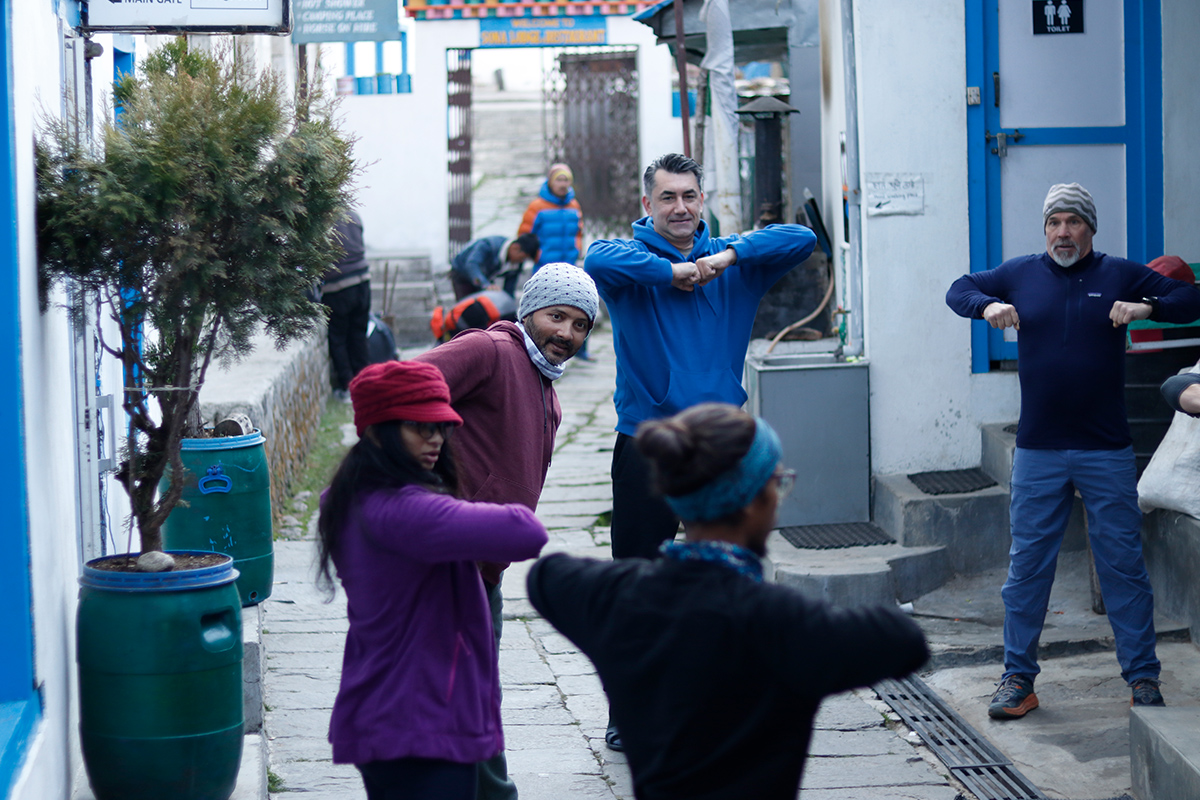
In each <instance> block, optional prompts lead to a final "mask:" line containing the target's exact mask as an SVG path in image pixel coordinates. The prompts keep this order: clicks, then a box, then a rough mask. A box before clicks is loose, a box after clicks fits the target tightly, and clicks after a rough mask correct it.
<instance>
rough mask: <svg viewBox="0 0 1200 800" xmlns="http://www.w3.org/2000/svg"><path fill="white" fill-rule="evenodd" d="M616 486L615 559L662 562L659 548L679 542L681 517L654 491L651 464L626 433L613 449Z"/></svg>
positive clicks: (613, 535) (614, 514)
mask: <svg viewBox="0 0 1200 800" xmlns="http://www.w3.org/2000/svg"><path fill="white" fill-rule="evenodd" d="M612 483H613V511H612V554H613V558H658V548H659V545H661V544H662V543H663V542H666V541H670V540H671V539H674V538H675V534H676V533H677V532H678V530H679V517H677V516H675V512H674V511H672V510H671V507H670V506H668V505H667V501H666V500H663V499H662V496H661V495H659V494H658V493H657V492H655V491H654V486H653V481H652V480H651V477H650V462H648V461H647V460H646V459H645V458H644V457H643V456H642V454H641V453H639V452H638V449H637V445H636V444H634V441H633V437H632V436H629V435H627V434H624V433H618V434H617V443H616V444H615V445H614V446H613V463H612Z"/></svg>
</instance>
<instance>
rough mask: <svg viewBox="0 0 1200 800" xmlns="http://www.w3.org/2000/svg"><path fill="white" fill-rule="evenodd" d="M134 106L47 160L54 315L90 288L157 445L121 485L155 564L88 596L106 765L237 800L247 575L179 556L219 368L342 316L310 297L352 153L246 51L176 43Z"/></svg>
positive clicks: (134, 453)
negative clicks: (169, 545) (173, 539)
mask: <svg viewBox="0 0 1200 800" xmlns="http://www.w3.org/2000/svg"><path fill="white" fill-rule="evenodd" d="M114 98H115V101H116V103H117V105H118V108H119V117H118V118H117V120H116V122H109V123H106V124H105V125H104V126H103V129H102V131H101V132H100V136H99V137H98V142H97V144H96V145H95V146H90V145H88V144H87V143H85V142H83V141H80V140H78V139H77V138H76V137H75V136H74V135H73V134H72V131H71V129H70V127H69V126H67V125H66V124H65V123H63V122H62V121H48V122H46V123H45V124H44V126H43V129H42V133H41V135H40V136H39V141H38V142H37V151H36V152H37V216H38V248H39V256H40V262H41V275H40V278H41V282H42V288H43V290H44V291H43V297H46V296H47V293H48V291H49V289H50V287H51V286H53V285H54V284H56V283H59V282H64V281H70V282H73V284H74V285H75V286H76V287H78V288H80V289H83V290H85V291H86V292H87V293H88V295H89V296H92V297H95V298H98V301H99V304H100V306H101V307H102V308H103V309H104V311H105V313H107V315H108V316H109V317H111V319H112V321H113V323H114V327H115V329H116V330H118V331H119V332H120V341H119V342H105V341H102V346H103V347H104V349H105V350H106V351H107V352H109V353H110V354H111V355H113V356H114V357H116V358H118V359H119V360H120V363H121V364H122V368H123V375H124V384H125V386H124V397H123V402H122V406H123V408H124V410H125V412H126V414H127V415H128V418H129V420H130V423H131V428H132V430H133V431H134V432H135V435H133V436H131V437H129V440H128V441H127V443H126V447H125V449H124V452H123V454H122V455H123V465H122V468H121V473H120V475H119V477H120V479H121V482H122V483H123V484H124V486H125V488H126V490H127V492H128V494H129V499H130V506H131V509H132V517H133V520H134V523H135V525H136V527H137V529H138V532H139V534H140V537H141V553H140V555H137V556H132V555H131V556H128V557H121V556H118V557H110V558H107V559H99V560H97V561H96V562H91V563H89V564H88V565H87V566H86V567H85V570H84V572H85V574H84V577H83V578H82V579H81V583H82V584H83V589H82V590H81V593H80V607H79V617H78V623H77V636H78V650H79V655H78V660H79V672H80V693H81V694H80V709H81V711H80V716H81V726H80V727H81V732H82V737H83V747H84V753H85V761H86V763H87V766H88V772H89V776H90V777H91V780H92V787H93V790H94V791H95V792H96V796H97V797H98V798H99V800H105V799H106V798H108V797H121V798H126V800H128V799H129V798H139V797H147V798H152V797H153V798H161V797H173V798H194V799H195V800H200V798H205V799H207V798H220V797H223V796H224V797H227V796H228V793H229V792H232V789H233V781H234V780H235V779H236V775H237V766H238V761H239V760H240V754H241V743H242V732H241V719H242V712H241V635H240V629H241V615H240V605H241V604H240V602H239V601H238V598H237V593H236V591H235V590H234V589H233V586H232V580H233V576H234V575H235V574H236V573H235V571H234V570H233V569H232V568H231V567H230V565H229V562H230V559H229V557H228V556H216V555H214V554H209V556H208V561H209V562H212V563H205V562H203V561H202V562H201V563H200V564H198V565H192V564H191V563H185V561H190V560H191V559H192V558H193V556H192V555H187V556H186V557H185V556H184V555H182V554H176V556H175V557H174V558H173V557H172V556H171V555H169V554H164V553H162V534H161V529H162V525H163V522H164V521H165V520H166V518H167V516H168V515H169V514H170V513H171V510H172V509H173V508H174V507H175V506H176V505H177V503H178V501H179V497H180V492H181V486H182V481H183V479H184V475H185V472H186V471H185V469H184V468H183V465H182V463H181V460H180V446H181V441H182V440H183V439H184V438H185V437H191V436H199V435H200V431H199V430H195V429H194V426H195V423H194V422H192V420H196V421H198V419H199V415H198V414H197V413H194V410H195V409H196V407H197V402H198V395H199V392H200V388H201V386H202V385H203V384H204V379H205V375H206V374H207V371H208V369H209V367H210V366H211V365H212V363H213V362H214V360H219V359H224V358H237V357H238V356H241V355H244V354H246V353H248V352H249V350H250V349H251V348H252V336H253V335H254V334H255V333H256V332H257V331H258V330H259V329H260V327H261V328H265V330H266V331H267V332H268V333H269V334H271V335H273V337H274V339H275V340H276V342H277V344H279V345H281V346H282V345H283V344H284V343H286V342H288V341H290V340H293V339H295V338H297V337H300V336H302V335H305V334H307V333H308V332H310V331H311V330H312V329H313V327H314V325H315V324H316V323H317V322H318V320H320V319H321V318H322V315H323V313H324V312H323V309H322V307H321V306H320V305H318V304H315V303H313V302H311V301H310V300H308V299H306V294H305V290H306V289H307V288H308V287H310V286H312V285H313V284H314V283H315V282H316V281H317V280H318V279H319V277H320V275H321V273H322V272H323V271H324V270H325V269H326V267H327V266H328V264H330V263H331V262H332V261H333V260H334V259H335V258H336V257H337V255H338V252H339V250H338V243H337V242H336V240H335V238H334V236H333V234H332V232H331V231H332V228H333V225H334V223H335V222H336V220H337V219H338V217H339V215H341V214H342V213H344V209H345V208H346V206H347V205H348V201H349V196H348V191H349V183H350V179H351V177H352V174H353V172H354V165H353V161H352V158H351V144H350V142H349V140H348V139H347V138H346V137H344V136H342V135H341V134H340V133H339V132H338V130H337V128H336V126H335V124H334V122H333V120H332V116H331V109H330V108H329V107H328V106H326V105H324V104H323V103H322V102H321V99H320V97H319V96H315V97H312V96H310V97H299V98H297V99H296V100H295V101H294V102H292V101H290V100H289V99H288V98H287V95H286V92H285V90H284V87H283V85H282V83H281V81H280V79H279V78H278V77H277V76H275V75H272V74H262V73H260V72H258V71H257V70H256V69H255V67H254V65H253V64H252V63H251V61H250V60H249V59H248V58H246V57H244V56H243V55H241V54H240V53H239V51H238V49H237V48H236V47H229V48H227V49H225V50H220V51H217V52H215V53H209V52H196V51H194V50H190V49H189V47H188V43H187V41H186V40H185V39H183V38H179V39H176V40H172V41H171V42H169V43H168V44H166V45H165V46H164V47H162V48H161V49H160V50H158V51H157V52H155V53H153V54H151V55H150V56H149V57H148V58H147V60H146V61H145V62H144V64H143V65H142V69H141V74H140V75H138V76H136V77H134V76H127V77H125V78H124V79H123V80H121V81H120V82H119V83H118V84H117V85H116V86H115V87H114ZM164 475H165V476H166V482H165V483H164V486H165V488H164V489H163V490H162V491H160V487H159V483H160V481H162V480H163V479H164ZM177 561H178V563H176V562H177ZM98 562H104V563H98ZM110 589H115V591H112V592H109V590H110ZM197 598H198V599H197ZM148 632H153V634H154V635H147V634H148ZM214 694H215V695H220V696H216V697H214V696H213V695H214ZM226 695H227V696H226ZM163 698H170V702H164V701H163Z"/></svg>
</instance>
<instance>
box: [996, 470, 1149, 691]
mask: <svg viewBox="0 0 1200 800" xmlns="http://www.w3.org/2000/svg"><path fill="white" fill-rule="evenodd" d="M1011 486H1012V501H1011V505H1010V507H1009V508H1010V514H1009V516H1010V521H1011V526H1012V549H1011V550H1010V551H1009V566H1008V580H1006V581H1005V583H1004V588H1003V589H1002V590H1001V592H1000V595H1001V597H1002V598H1003V599H1004V677H1005V678H1007V677H1008V676H1010V675H1025V676H1027V677H1028V678H1029V679H1030V680H1032V679H1033V678H1034V677H1035V676H1036V675H1037V674H1038V673H1039V672H1040V671H1041V669H1040V668H1039V667H1038V663H1037V648H1038V640H1039V639H1040V637H1041V635H1042V625H1043V624H1044V623H1045V621H1046V609H1047V607H1048V606H1049V603H1050V586H1051V584H1053V583H1054V569H1055V567H1056V566H1057V563H1058V551H1059V548H1060V547H1061V545H1062V539H1063V533H1064V532H1065V531H1066V529H1067V522H1068V520H1069V519H1070V516H1071V504H1072V502H1073V500H1074V496H1075V490H1076V489H1078V490H1079V494H1080V496H1081V497H1083V505H1084V508H1085V509H1086V511H1087V520H1088V537H1089V539H1090V541H1091V546H1092V554H1093V556H1094V558H1095V560H1096V574H1097V576H1098V577H1099V579H1100V592H1101V594H1102V595H1103V596H1104V605H1105V607H1106V608H1107V610H1108V621H1109V624H1110V625H1112V630H1113V637H1114V638H1115V639H1116V645H1117V661H1118V662H1119V663H1120V665H1121V677H1122V678H1124V679H1125V681H1126V683H1133V682H1134V681H1135V680H1138V679H1139V678H1154V679H1157V678H1158V674H1159V671H1160V669H1161V665H1160V664H1159V661H1158V657H1157V656H1156V655H1155V650H1154V641H1155V639H1154V594H1153V591H1152V590H1151V588H1150V576H1149V575H1148V574H1147V573H1146V563H1145V561H1144V560H1143V559H1142V538H1141V532H1142V512H1141V510H1140V509H1139V508H1138V504H1137V467H1136V464H1135V461H1134V456H1133V448H1132V447H1126V448H1124V449H1122V450H1032V449H1028V448H1020V447H1018V448H1017V450H1016V452H1015V453H1014V454H1013V469H1012V482H1011Z"/></svg>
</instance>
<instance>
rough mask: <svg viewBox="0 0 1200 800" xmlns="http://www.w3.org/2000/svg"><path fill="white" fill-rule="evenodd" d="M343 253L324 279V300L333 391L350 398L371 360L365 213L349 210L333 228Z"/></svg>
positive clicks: (369, 289) (322, 288)
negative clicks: (355, 381) (356, 378)
mask: <svg viewBox="0 0 1200 800" xmlns="http://www.w3.org/2000/svg"><path fill="white" fill-rule="evenodd" d="M333 230H334V233H335V235H336V236H337V237H338V239H339V240H340V241H341V243H342V257H341V258H339V259H338V260H337V261H336V262H334V264H333V266H332V267H330V268H329V269H328V270H327V271H326V272H325V275H324V277H323V278H322V279H321V302H322V303H324V304H325V305H326V306H328V307H329V326H328V335H329V360H330V361H331V362H332V367H333V368H332V374H331V375H330V379H331V381H332V383H333V391H334V394H335V395H337V396H338V397H339V398H340V399H342V400H349V399H350V394H349V391H348V390H349V387H350V381H351V380H353V379H354V376H355V375H357V374H358V373H359V372H360V371H362V369H363V367H365V366H366V365H367V363H368V357H367V323H368V318H369V317H370V314H371V268H370V265H369V264H368V263H367V259H366V250H365V248H364V247H363V223H362V217H360V216H359V215H358V212H357V211H354V210H349V211H347V212H346V217H345V218H344V219H343V220H342V221H341V222H339V223H337V224H336V225H335V226H334V228H333Z"/></svg>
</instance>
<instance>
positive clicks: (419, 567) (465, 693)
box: [329, 486, 546, 764]
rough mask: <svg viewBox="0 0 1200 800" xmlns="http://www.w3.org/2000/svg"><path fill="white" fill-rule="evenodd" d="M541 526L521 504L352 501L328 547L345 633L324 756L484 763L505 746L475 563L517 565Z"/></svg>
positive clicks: (388, 497) (542, 536) (537, 545)
mask: <svg viewBox="0 0 1200 800" xmlns="http://www.w3.org/2000/svg"><path fill="white" fill-rule="evenodd" d="M545 544H546V530H545V528H543V527H542V524H541V523H540V522H538V520H537V518H536V517H535V516H534V515H533V512H532V511H530V510H529V509H527V508H525V507H524V506H520V505H494V504H491V503H468V502H465V501H462V500H458V499H455V498H453V497H450V496H448V495H443V494H437V493H435V492H431V491H428V490H426V489H422V488H419V487H415V486H408V487H405V488H403V489H397V490H384V491H377V492H372V493H371V494H369V495H367V496H366V497H364V498H361V505H360V506H359V507H358V508H357V509H355V511H353V512H352V514H351V516H350V519H349V522H348V523H347V525H346V528H345V530H343V531H342V533H341V536H340V539H339V541H338V543H337V545H336V546H335V548H334V549H333V552H332V556H333V563H334V566H336V567H337V574H338V578H340V579H341V582H342V587H343V588H344V589H345V590H346V597H347V599H348V601H349V603H348V609H347V614H348V616H349V618H350V630H349V633H348V634H347V635H346V649H345V653H344V655H343V657H342V679H341V685H340V687H339V688H338V694H337V699H336V700H335V701H334V704H333V717H332V719H331V721H330V724H329V741H330V742H331V743H332V744H333V760H334V762H336V763H339V764H347V763H349V764H362V763H366V762H369V761H380V760H387V759H394V758H405V757H416V758H440V759H444V760H447V761H453V762H456V763H460V764H471V763H475V762H479V761H485V760H487V759H488V758H491V757H492V756H494V755H495V754H496V753H499V752H500V751H501V750H503V749H504V736H503V733H502V732H501V727H500V679H499V674H498V672H497V665H496V646H495V644H494V642H493V639H492V623H491V612H490V611H489V608H488V603H487V598H486V596H485V595H484V591H483V582H482V581H481V579H480V576H479V570H478V569H477V568H476V566H475V562H476V561H477V560H486V561H520V560H523V559H527V558H533V557H535V556H536V555H537V554H538V553H539V552H540V551H541V549H542V547H543V546H544V545H545Z"/></svg>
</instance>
